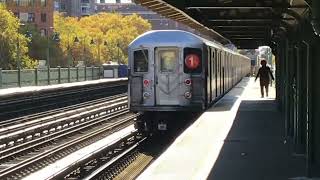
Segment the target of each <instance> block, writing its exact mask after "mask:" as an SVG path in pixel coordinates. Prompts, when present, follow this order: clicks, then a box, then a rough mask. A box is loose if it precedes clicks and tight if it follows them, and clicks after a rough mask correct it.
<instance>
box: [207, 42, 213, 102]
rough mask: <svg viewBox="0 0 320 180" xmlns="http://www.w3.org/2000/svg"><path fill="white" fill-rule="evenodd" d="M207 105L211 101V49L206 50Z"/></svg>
mask: <svg viewBox="0 0 320 180" xmlns="http://www.w3.org/2000/svg"><path fill="white" fill-rule="evenodd" d="M207 50H208V51H207V59H208V62H207V72H208V73H207V74H208V76H207V103H208V104H210V103H211V100H212V57H211V50H212V49H211V47H208V49H207Z"/></svg>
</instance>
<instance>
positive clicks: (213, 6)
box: [185, 5, 308, 10]
mask: <svg viewBox="0 0 320 180" xmlns="http://www.w3.org/2000/svg"><path fill="white" fill-rule="evenodd" d="M279 8H287V9H299V8H302V9H304V8H308V6H306V5H294V6H284V5H277V6H228V5H226V6H219V5H212V6H211V5H210V6H189V7H186V8H185V9H186V10H190V9H222V10H224V9H279Z"/></svg>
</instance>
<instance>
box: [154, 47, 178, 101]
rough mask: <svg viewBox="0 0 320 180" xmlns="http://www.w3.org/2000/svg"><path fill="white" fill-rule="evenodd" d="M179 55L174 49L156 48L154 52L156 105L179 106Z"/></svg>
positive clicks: (176, 49)
mask: <svg viewBox="0 0 320 180" xmlns="http://www.w3.org/2000/svg"><path fill="white" fill-rule="evenodd" d="M179 59H180V53H179V49H178V48H175V47H169V48H157V49H156V51H155V69H154V72H155V74H154V77H155V94H156V105H179V104H180V101H179V98H180V96H179V95H180V93H179V90H180V88H179V87H180V72H181V70H180V66H179Z"/></svg>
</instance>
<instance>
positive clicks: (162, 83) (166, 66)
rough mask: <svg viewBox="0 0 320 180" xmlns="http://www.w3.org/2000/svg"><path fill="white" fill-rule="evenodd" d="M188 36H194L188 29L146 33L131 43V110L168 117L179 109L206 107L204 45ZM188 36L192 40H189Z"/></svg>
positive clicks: (161, 117)
mask: <svg viewBox="0 0 320 180" xmlns="http://www.w3.org/2000/svg"><path fill="white" fill-rule="evenodd" d="M186 35H187V36H191V35H189V34H187V33H185V32H184V33H181V32H177V33H175V32H168V31H163V32H161V31H157V32H153V33H147V34H145V35H142V36H140V37H138V38H137V39H136V40H135V41H134V42H133V43H131V44H130V46H129V107H130V110H131V111H134V112H141V113H144V117H147V116H148V115H150V116H152V117H153V118H154V117H159V118H160V119H168V117H170V116H171V115H170V114H174V112H177V111H201V110H202V109H204V108H205V107H204V103H203V102H204V101H203V93H204V89H203V82H204V81H203V79H202V78H203V76H202V66H203V60H202V44H201V43H194V42H193V41H192V39H190V37H189V38H188V37H185V36H186ZM170 36H172V37H170ZM185 38H187V40H189V41H188V42H186V43H184V41H186V40H185ZM163 116H166V117H163ZM142 121H143V122H145V121H147V120H142ZM154 121H157V120H154ZM153 123H154V122H153ZM157 123H158V122H156V124H157ZM159 123H161V122H159Z"/></svg>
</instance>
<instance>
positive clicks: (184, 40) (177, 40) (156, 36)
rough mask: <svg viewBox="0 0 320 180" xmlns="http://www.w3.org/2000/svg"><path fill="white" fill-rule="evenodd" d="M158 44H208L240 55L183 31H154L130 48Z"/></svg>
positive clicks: (131, 44) (143, 36) (134, 41)
mask: <svg viewBox="0 0 320 180" xmlns="http://www.w3.org/2000/svg"><path fill="white" fill-rule="evenodd" d="M157 43H162V44H184V45H188V44H197V45H202V44H206V45H208V46H211V47H215V48H218V49H222V50H224V51H227V52H229V53H232V54H238V55H241V54H239V53H238V52H235V51H232V50H230V49H228V48H225V47H223V46H222V45H221V44H219V43H217V42H212V41H209V40H207V39H205V38H202V37H200V36H197V35H195V34H192V33H190V32H187V31H182V30H152V31H148V32H145V33H144V34H141V35H140V36H138V37H137V38H136V39H135V40H133V41H132V42H131V43H130V44H129V48H139V47H141V45H146V46H154V45H155V44H157Z"/></svg>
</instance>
